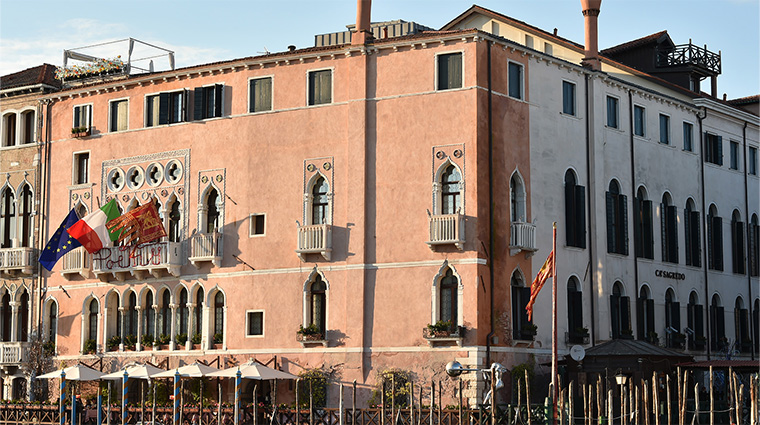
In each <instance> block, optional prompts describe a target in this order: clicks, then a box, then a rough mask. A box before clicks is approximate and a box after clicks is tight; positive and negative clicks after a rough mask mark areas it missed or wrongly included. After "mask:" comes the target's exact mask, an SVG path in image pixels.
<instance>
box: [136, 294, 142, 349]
mask: <svg viewBox="0 0 760 425" xmlns="http://www.w3.org/2000/svg"><path fill="white" fill-rule="evenodd" d="M135 310H137V345H135V351H142V346H141V345H140V344H141V343H142V329H143V326H142V322H143V316H144V315H143V310H144V309H143V307H142V306H139V305H138V306H137V307H135Z"/></svg>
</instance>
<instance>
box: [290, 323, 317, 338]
mask: <svg viewBox="0 0 760 425" xmlns="http://www.w3.org/2000/svg"><path fill="white" fill-rule="evenodd" d="M296 334H297V335H298V339H299V340H301V341H318V340H321V339H322V337H323V335H322V331H321V330H320V329H319V327H317V325H316V324H314V323H312V324H310V325H309V326H307V327H305V328H304V327H303V325H299V326H298V331H296Z"/></svg>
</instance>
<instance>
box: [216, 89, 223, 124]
mask: <svg viewBox="0 0 760 425" xmlns="http://www.w3.org/2000/svg"><path fill="white" fill-rule="evenodd" d="M222 106H224V84H216V85H215V86H214V116H215V117H221V116H222V111H223V108H222Z"/></svg>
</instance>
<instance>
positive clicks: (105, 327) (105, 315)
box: [98, 302, 110, 352]
mask: <svg viewBox="0 0 760 425" xmlns="http://www.w3.org/2000/svg"><path fill="white" fill-rule="evenodd" d="M103 304H104V306H103V326H101V331H100V332H101V334H100V340H101V341H103V345H102V346H101V347H102V348H103V350H102V351H104V352H105V351H106V347H108V340H107V339H108V325H109V324H110V323H109V322H108V307H105V302H103ZM98 323H100V317H98Z"/></svg>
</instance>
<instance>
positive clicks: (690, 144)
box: [683, 122, 694, 152]
mask: <svg viewBox="0 0 760 425" xmlns="http://www.w3.org/2000/svg"><path fill="white" fill-rule="evenodd" d="M683 150H685V151H689V152H692V151H694V126H693V125H692V124H691V123H688V122H685V123H683Z"/></svg>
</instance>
